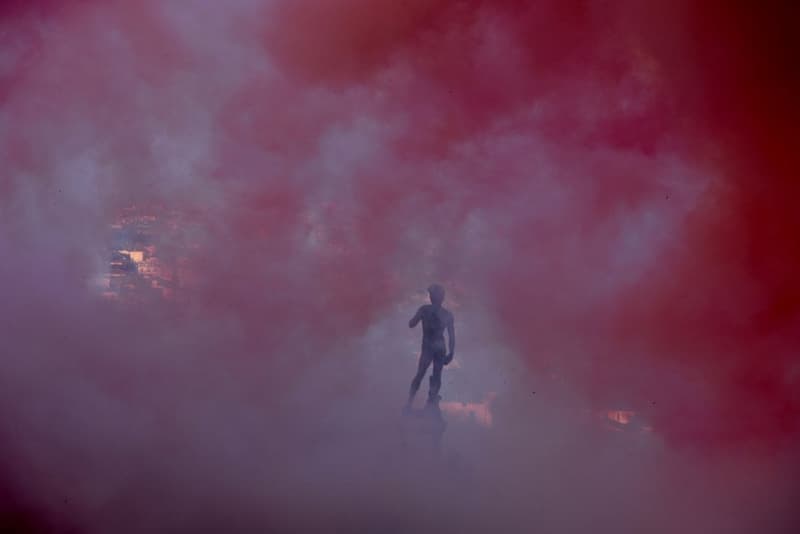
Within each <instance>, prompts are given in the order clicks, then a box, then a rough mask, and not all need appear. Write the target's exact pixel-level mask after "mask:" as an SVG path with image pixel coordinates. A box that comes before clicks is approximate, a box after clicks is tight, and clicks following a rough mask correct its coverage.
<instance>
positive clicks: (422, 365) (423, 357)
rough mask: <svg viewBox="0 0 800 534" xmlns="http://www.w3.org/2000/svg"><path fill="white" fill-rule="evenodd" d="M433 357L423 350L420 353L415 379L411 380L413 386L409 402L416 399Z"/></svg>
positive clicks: (409, 392)
mask: <svg viewBox="0 0 800 534" xmlns="http://www.w3.org/2000/svg"><path fill="white" fill-rule="evenodd" d="M431 359H432V358H431V357H430V355H429V354H427V353H425V352H423V353H421V354H420V355H419V363H418V365H417V374H416V375H415V376H414V379H413V380H412V381H411V388H410V389H409V391H408V404H409V405H411V402H412V401H413V400H414V396H415V395H416V394H417V390H418V389H419V386H420V384H421V383H422V379H423V378H424V377H425V373H426V372H427V371H428V366H429V365H430V364H431Z"/></svg>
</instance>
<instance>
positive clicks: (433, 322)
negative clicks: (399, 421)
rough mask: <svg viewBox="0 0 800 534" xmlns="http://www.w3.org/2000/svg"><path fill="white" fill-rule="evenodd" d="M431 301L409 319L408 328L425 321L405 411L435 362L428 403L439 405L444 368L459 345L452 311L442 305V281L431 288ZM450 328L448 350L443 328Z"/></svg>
mask: <svg viewBox="0 0 800 534" xmlns="http://www.w3.org/2000/svg"><path fill="white" fill-rule="evenodd" d="M428 294H429V295H430V299H431V303H430V304H426V305H424V306H421V307H420V308H419V309H418V310H417V313H415V314H414V317H412V318H411V320H410V321H409V322H408V327H409V328H414V327H415V326H417V324H418V323H419V322H420V321H422V350H421V351H420V355H419V364H418V365H417V374H416V375H415V376H414V379H413V380H412V381H411V389H410V391H409V393H408V402H407V404H406V407H405V410H406V411H410V410H411V403H412V402H413V401H414V396H415V395H416V394H417V390H419V386H420V383H421V382H422V379H423V378H424V377H425V373H426V372H427V371H428V367H430V365H431V363H433V373H432V374H431V378H430V390H429V391H428V404H429V405H438V402H439V400H440V399H441V397H439V389H440V388H441V386H442V368H443V367H444V366H445V365H447V364H449V363H450V362H451V361H453V356H454V352H455V345H456V335H455V328H454V324H453V323H454V318H453V314H452V313H451V312H450V311H448V310H446V309H445V308H443V307H442V303H443V302H444V295H445V291H444V288H443V287H442V286H440V285H439V284H433V285H432V286H430V287H429V288H428ZM445 330H447V337H448V341H449V347H448V348H447V350H446V349H445V343H444V331H445Z"/></svg>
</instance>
